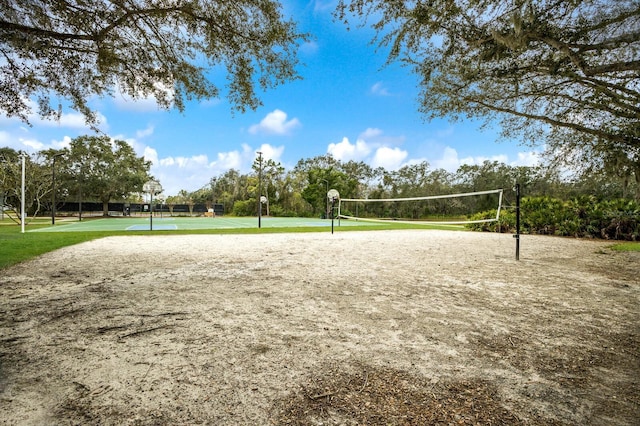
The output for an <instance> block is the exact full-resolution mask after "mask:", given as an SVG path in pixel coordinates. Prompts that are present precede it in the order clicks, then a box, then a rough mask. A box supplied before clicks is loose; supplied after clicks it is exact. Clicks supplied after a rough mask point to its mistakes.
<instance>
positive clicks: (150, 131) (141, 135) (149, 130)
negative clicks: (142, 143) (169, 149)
mask: <svg viewBox="0 0 640 426" xmlns="http://www.w3.org/2000/svg"><path fill="white" fill-rule="evenodd" d="M154 129H155V128H154V127H153V126H152V125H151V124H150V125H148V126H147V128H146V129H142V130H137V131H136V138H144V137H147V136H151V135H152V134H153V131H154Z"/></svg>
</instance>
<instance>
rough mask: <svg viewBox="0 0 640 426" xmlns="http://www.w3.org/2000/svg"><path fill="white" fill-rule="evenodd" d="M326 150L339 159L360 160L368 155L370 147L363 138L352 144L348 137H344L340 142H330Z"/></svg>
mask: <svg viewBox="0 0 640 426" xmlns="http://www.w3.org/2000/svg"><path fill="white" fill-rule="evenodd" d="M327 152H328V153H329V154H331V155H332V156H333V157H334V158H336V159H337V160H340V161H350V160H354V161H360V160H362V159H364V158H366V157H367V156H368V155H369V153H370V152H371V147H369V145H368V144H367V142H365V141H364V140H363V139H358V140H357V141H356V143H355V144H352V143H351V142H349V138H347V137H344V138H342V141H341V142H338V143H330V144H329V147H328V148H327Z"/></svg>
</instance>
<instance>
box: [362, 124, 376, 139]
mask: <svg viewBox="0 0 640 426" xmlns="http://www.w3.org/2000/svg"><path fill="white" fill-rule="evenodd" d="M380 135H382V130H380V129H377V128H375V127H368V128H367V130H365V131H364V132H362V133H360V136H358V137H359V138H361V139H372V138H376V137H378V136H380Z"/></svg>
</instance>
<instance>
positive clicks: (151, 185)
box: [142, 179, 162, 231]
mask: <svg viewBox="0 0 640 426" xmlns="http://www.w3.org/2000/svg"><path fill="white" fill-rule="evenodd" d="M142 190H143V191H144V192H148V193H149V195H150V196H151V198H150V200H149V230H150V231H153V194H159V193H161V192H162V185H160V182H158V181H157V180H153V179H151V180H149V181H147V182H145V184H144V185H143V186H142Z"/></svg>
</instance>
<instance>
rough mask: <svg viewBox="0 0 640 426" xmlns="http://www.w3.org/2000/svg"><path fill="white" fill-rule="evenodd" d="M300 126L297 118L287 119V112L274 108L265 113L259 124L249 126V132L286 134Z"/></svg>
mask: <svg viewBox="0 0 640 426" xmlns="http://www.w3.org/2000/svg"><path fill="white" fill-rule="evenodd" d="M299 126H300V121H299V120H298V119H297V118H292V119H291V120H289V121H287V113H286V112H284V111H281V110H279V109H276V110H274V111H273V112H270V113H269V114H267V115H266V117H265V118H263V119H262V121H260V124H254V125H253V126H251V127H249V133H251V134H253V135H255V134H258V133H265V134H272V135H288V134H290V133H291V131H292V130H293V129H295V128H297V127H299Z"/></svg>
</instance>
